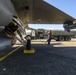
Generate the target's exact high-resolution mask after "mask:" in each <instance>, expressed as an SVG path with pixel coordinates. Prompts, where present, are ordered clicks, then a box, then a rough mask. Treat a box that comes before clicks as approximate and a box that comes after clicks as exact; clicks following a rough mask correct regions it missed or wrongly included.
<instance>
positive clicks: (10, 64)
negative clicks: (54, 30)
mask: <svg viewBox="0 0 76 75" xmlns="http://www.w3.org/2000/svg"><path fill="white" fill-rule="evenodd" d="M45 41H46V40H32V47H33V48H34V49H35V50H36V52H35V53H34V54H24V53H23V50H24V49H25V48H24V47H23V46H22V45H20V44H19V43H18V42H17V43H16V45H14V46H13V48H16V47H18V46H21V47H20V48H19V49H18V50H16V51H15V52H13V53H12V54H11V55H9V56H8V57H6V58H5V59H4V60H2V61H0V75H76V40H75V39H73V40H72V41H70V42H69V41H68V42H55V41H54V40H52V42H51V45H47V43H46V42H45Z"/></svg>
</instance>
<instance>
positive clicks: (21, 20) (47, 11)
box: [0, 0, 76, 44]
mask: <svg viewBox="0 0 76 75" xmlns="http://www.w3.org/2000/svg"><path fill="white" fill-rule="evenodd" d="M28 24H63V27H64V29H65V30H66V31H70V29H73V28H75V27H76V20H75V18H73V17H71V16H69V15H68V14H66V13H64V12H63V11H61V10H59V9H58V8H56V7H54V6H52V5H50V4H48V3H46V2H45V1H44V0H0V37H1V38H4V39H6V38H7V37H9V38H10V40H12V41H13V39H14V38H16V39H18V40H19V41H20V42H21V43H22V44H23V42H24V39H23V37H22V34H25V28H26V27H27V25H28ZM16 35H19V36H20V38H18V37H17V36H16ZM0 40H1V39H0ZM3 42H5V40H4V41H2V43H3Z"/></svg>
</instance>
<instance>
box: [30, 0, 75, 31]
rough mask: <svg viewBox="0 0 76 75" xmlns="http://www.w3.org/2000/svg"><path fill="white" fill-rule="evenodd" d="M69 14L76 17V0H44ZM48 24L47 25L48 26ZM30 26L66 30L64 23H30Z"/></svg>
mask: <svg viewBox="0 0 76 75" xmlns="http://www.w3.org/2000/svg"><path fill="white" fill-rule="evenodd" d="M44 1H46V2H47V3H49V4H51V5H53V6H54V7H56V8H58V9H60V10H61V11H63V12H65V13H67V14H68V15H70V16H72V17H74V18H76V0H44ZM46 26H47V27H46ZM29 27H32V28H35V29H51V30H54V29H56V30H64V28H63V25H62V24H59V25H57V24H50V25H49V24H47V25H44V24H29Z"/></svg>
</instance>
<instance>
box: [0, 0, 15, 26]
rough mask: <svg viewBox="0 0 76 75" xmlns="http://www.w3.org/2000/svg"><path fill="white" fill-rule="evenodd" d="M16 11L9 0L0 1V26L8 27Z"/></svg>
mask: <svg viewBox="0 0 76 75" xmlns="http://www.w3.org/2000/svg"><path fill="white" fill-rule="evenodd" d="M15 15H16V11H15V9H14V7H13V5H12V3H11V1H10V0H0V26H6V25H8V24H9V23H10V22H11V20H12V18H13V16H15Z"/></svg>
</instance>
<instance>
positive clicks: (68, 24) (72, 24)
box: [63, 20, 76, 32]
mask: <svg viewBox="0 0 76 75" xmlns="http://www.w3.org/2000/svg"><path fill="white" fill-rule="evenodd" d="M63 27H64V29H65V31H68V32H69V31H70V30H71V29H75V28H76V20H73V21H70V22H66V23H64V24H63Z"/></svg>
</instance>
